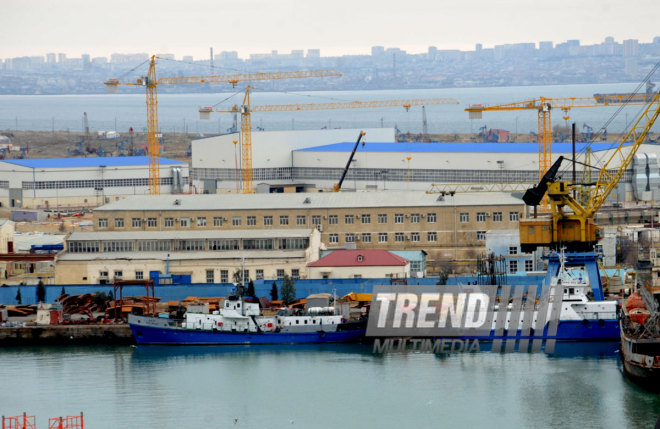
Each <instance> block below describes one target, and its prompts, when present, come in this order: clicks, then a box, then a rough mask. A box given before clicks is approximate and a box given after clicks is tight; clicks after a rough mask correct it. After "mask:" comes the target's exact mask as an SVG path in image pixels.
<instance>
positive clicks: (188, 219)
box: [180, 217, 190, 227]
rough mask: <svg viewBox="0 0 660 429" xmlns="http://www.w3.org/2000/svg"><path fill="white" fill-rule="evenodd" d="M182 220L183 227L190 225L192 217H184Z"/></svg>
mask: <svg viewBox="0 0 660 429" xmlns="http://www.w3.org/2000/svg"><path fill="white" fill-rule="evenodd" d="M180 222H181V226H183V227H188V226H190V218H189V217H182V218H181V221H180Z"/></svg>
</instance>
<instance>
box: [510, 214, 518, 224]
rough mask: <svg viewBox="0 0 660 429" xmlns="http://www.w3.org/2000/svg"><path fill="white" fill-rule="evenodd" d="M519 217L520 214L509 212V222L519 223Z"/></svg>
mask: <svg viewBox="0 0 660 429" xmlns="http://www.w3.org/2000/svg"><path fill="white" fill-rule="evenodd" d="M518 219H519V215H518V212H509V220H510V221H512V222H515V221H518Z"/></svg>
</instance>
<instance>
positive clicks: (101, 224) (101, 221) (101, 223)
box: [99, 218, 108, 228]
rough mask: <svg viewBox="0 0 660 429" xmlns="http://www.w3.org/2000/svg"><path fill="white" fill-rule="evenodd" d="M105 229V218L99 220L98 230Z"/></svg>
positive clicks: (106, 221)
mask: <svg viewBox="0 0 660 429" xmlns="http://www.w3.org/2000/svg"><path fill="white" fill-rule="evenodd" d="M107 227H108V219H106V218H101V219H99V228H107Z"/></svg>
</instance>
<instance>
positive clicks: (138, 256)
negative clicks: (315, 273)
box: [57, 250, 305, 261]
mask: <svg viewBox="0 0 660 429" xmlns="http://www.w3.org/2000/svg"><path fill="white" fill-rule="evenodd" d="M241 258H245V259H250V260H255V259H281V258H305V251H304V250H218V251H215V252H210V251H209V252H123V253H68V252H65V253H62V254H60V255H59V256H58V257H57V260H58V261H96V260H99V261H107V260H113V261H118V260H127V261H144V260H153V261H165V260H168V259H169V260H170V261H191V260H204V259H211V260H213V259H241Z"/></svg>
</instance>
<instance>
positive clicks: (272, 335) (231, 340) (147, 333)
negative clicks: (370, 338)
mask: <svg viewBox="0 0 660 429" xmlns="http://www.w3.org/2000/svg"><path fill="white" fill-rule="evenodd" d="M130 326H131V330H132V331H133V337H134V338H135V341H136V342H137V343H138V345H146V344H159V345H225V344H226V345H237V344H316V343H346V342H355V341H359V340H361V339H363V338H364V334H365V331H366V329H364V328H358V329H351V330H345V331H336V332H300V333H287V332H263V333H257V332H254V333H245V332H218V331H201V330H193V329H182V328H163V327H153V326H146V325H134V324H131V325H130Z"/></svg>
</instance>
